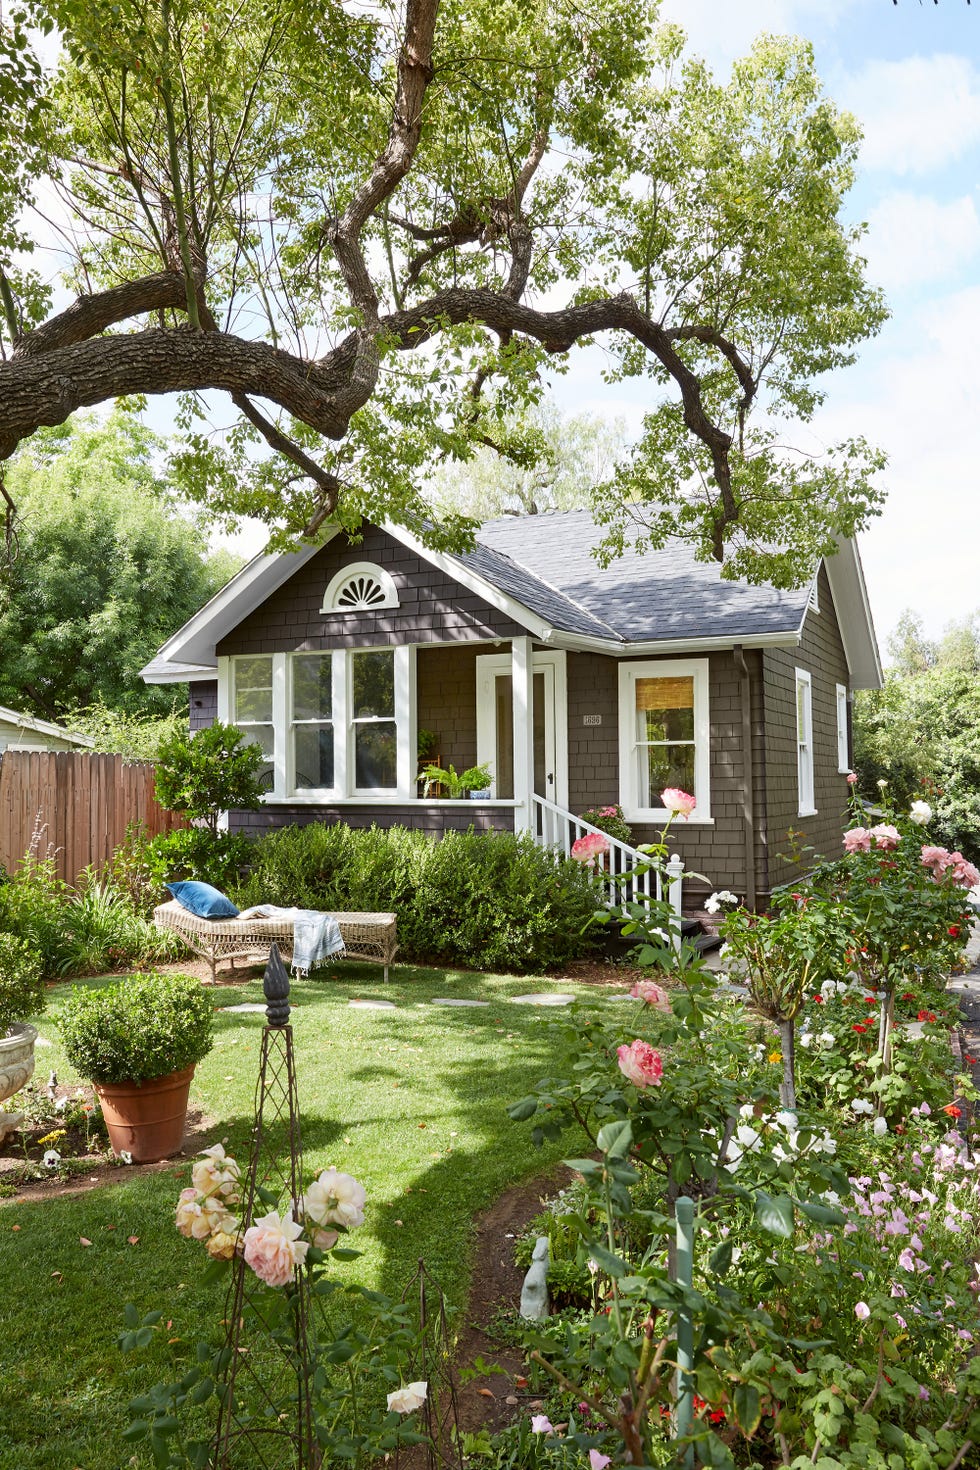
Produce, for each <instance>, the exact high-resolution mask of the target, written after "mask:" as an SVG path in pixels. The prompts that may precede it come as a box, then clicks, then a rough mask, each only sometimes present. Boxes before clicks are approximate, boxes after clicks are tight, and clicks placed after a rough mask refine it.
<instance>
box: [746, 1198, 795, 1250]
mask: <svg viewBox="0 0 980 1470" xmlns="http://www.w3.org/2000/svg"><path fill="white" fill-rule="evenodd" d="M755 1218H756V1219H757V1220H758V1222H759V1224H760V1225H761V1226H762V1228H763V1230H768V1231H769V1233H770V1235H781V1236H782V1237H783V1238H784V1239H785V1240H790V1239H791V1238H792V1235H793V1228H794V1224H795V1221H794V1217H793V1201H792V1200H791V1199H790V1197H789V1195H786V1194H777V1195H775V1196H773V1195H769V1194H766V1192H765V1190H764V1189H759V1190H757V1191H756V1196H755Z"/></svg>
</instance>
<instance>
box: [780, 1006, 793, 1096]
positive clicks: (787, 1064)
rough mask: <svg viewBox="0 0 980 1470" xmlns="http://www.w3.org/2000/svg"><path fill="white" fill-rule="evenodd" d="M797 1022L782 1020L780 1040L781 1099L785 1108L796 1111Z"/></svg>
mask: <svg viewBox="0 0 980 1470" xmlns="http://www.w3.org/2000/svg"><path fill="white" fill-rule="evenodd" d="M795 1030H796V1023H795V1021H780V1023H779V1042H780V1049H781V1051H782V1053H783V1080H782V1082H780V1084H779V1101H780V1102H781V1103H782V1105H783V1107H784V1108H790V1109H792V1111H793V1112H794V1113H795V1112H796V1037H795Z"/></svg>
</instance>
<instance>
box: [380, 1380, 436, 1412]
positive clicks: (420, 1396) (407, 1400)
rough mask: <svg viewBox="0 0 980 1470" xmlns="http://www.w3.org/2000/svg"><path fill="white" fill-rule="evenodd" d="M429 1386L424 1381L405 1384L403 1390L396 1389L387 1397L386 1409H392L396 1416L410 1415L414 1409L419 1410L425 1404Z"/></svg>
mask: <svg viewBox="0 0 980 1470" xmlns="http://www.w3.org/2000/svg"><path fill="white" fill-rule="evenodd" d="M428 1388H429V1385H428V1383H427V1382H425V1381H421V1382H418V1383H409V1384H406V1385H405V1387H404V1388H396V1389H395V1391H394V1393H390V1394H389V1395H388V1408H389V1409H394V1411H395V1413H396V1414H411V1413H412V1412H413V1411H414V1410H415V1409H421V1407H422V1405H423V1404H424V1403H425V1396H426V1394H427V1392H428Z"/></svg>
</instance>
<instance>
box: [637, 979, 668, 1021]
mask: <svg viewBox="0 0 980 1470" xmlns="http://www.w3.org/2000/svg"><path fill="white" fill-rule="evenodd" d="M630 995H631V996H632V997H633V999H634V1000H642V1001H643V1002H644V1004H645V1005H648V1006H653V1007H654V1008H655V1009H656V1010H658V1011H667V1012H668V1014H669V1012H670V996H669V995H668V994H667V992H666V990H664V989H663V987H662V986H661V985H657V984H655V983H654V981H652V980H637V982H636V984H635V985H634V986H633V989H632V990H631V991H630Z"/></svg>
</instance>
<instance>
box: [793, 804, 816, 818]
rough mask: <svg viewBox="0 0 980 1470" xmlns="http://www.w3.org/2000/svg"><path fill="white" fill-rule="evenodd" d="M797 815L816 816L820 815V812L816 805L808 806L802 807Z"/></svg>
mask: <svg viewBox="0 0 980 1470" xmlns="http://www.w3.org/2000/svg"><path fill="white" fill-rule="evenodd" d="M796 815H797V816H798V817H816V816H818V815H819V813H818V812H817V809H816V807H815V806H808V807H806V808H805V809H804V808H802V807H801V808H800V810H799V811H798V812H797V813H796Z"/></svg>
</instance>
